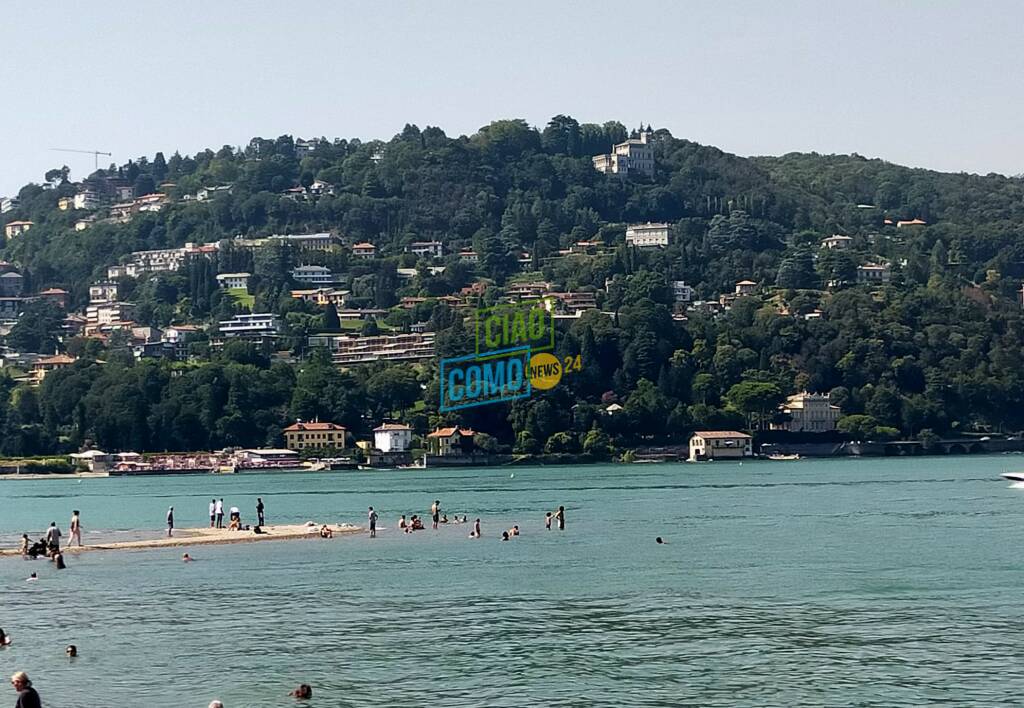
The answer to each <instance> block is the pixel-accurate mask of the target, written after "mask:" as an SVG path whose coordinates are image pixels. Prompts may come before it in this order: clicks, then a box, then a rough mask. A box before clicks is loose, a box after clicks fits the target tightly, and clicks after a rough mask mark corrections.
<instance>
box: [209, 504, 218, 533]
mask: <svg viewBox="0 0 1024 708" xmlns="http://www.w3.org/2000/svg"><path fill="white" fill-rule="evenodd" d="M215 523H217V500H216V499H211V500H210V528H211V529H212V528H213V525H214V524H215Z"/></svg>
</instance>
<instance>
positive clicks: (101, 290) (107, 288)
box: [89, 283, 118, 303]
mask: <svg viewBox="0 0 1024 708" xmlns="http://www.w3.org/2000/svg"><path fill="white" fill-rule="evenodd" d="M117 293H118V285H117V283H93V284H92V285H90V286H89V302H93V303H97V302H114V301H115V300H117Z"/></svg>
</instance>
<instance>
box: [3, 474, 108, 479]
mask: <svg viewBox="0 0 1024 708" xmlns="http://www.w3.org/2000/svg"><path fill="white" fill-rule="evenodd" d="M109 476H110V475H109V474H107V473H106V472H73V473H70V472H68V473H65V472H61V473H57V472H53V473H42V472H25V473H24V474H0V479H95V478H97V477H109Z"/></svg>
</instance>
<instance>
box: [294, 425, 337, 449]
mask: <svg viewBox="0 0 1024 708" xmlns="http://www.w3.org/2000/svg"><path fill="white" fill-rule="evenodd" d="M282 432H283V433H284V439H285V442H286V443H287V445H288V449H289V450H295V451H302V450H326V449H331V450H341V449H343V448H344V447H345V435H346V433H347V430H346V428H345V426H344V425H338V424H337V423H321V422H319V421H314V422H312V423H303V422H302V421H297V422H295V423H293V424H292V425H289V426H288V427H287V428H285V429H284V430H283V431H282Z"/></svg>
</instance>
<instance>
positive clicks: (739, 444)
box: [690, 430, 754, 461]
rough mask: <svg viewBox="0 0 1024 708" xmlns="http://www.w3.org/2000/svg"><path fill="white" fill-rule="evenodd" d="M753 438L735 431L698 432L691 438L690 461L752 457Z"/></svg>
mask: <svg viewBox="0 0 1024 708" xmlns="http://www.w3.org/2000/svg"><path fill="white" fill-rule="evenodd" d="M753 442H754V441H753V438H751V437H750V436H749V435H747V434H746V433H740V432H737V431H735V430H698V431H697V432H695V433H694V434H693V437H691V438H690V460H693V461H696V460H721V459H738V458H743V457H752V456H753V454H754V446H753Z"/></svg>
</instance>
